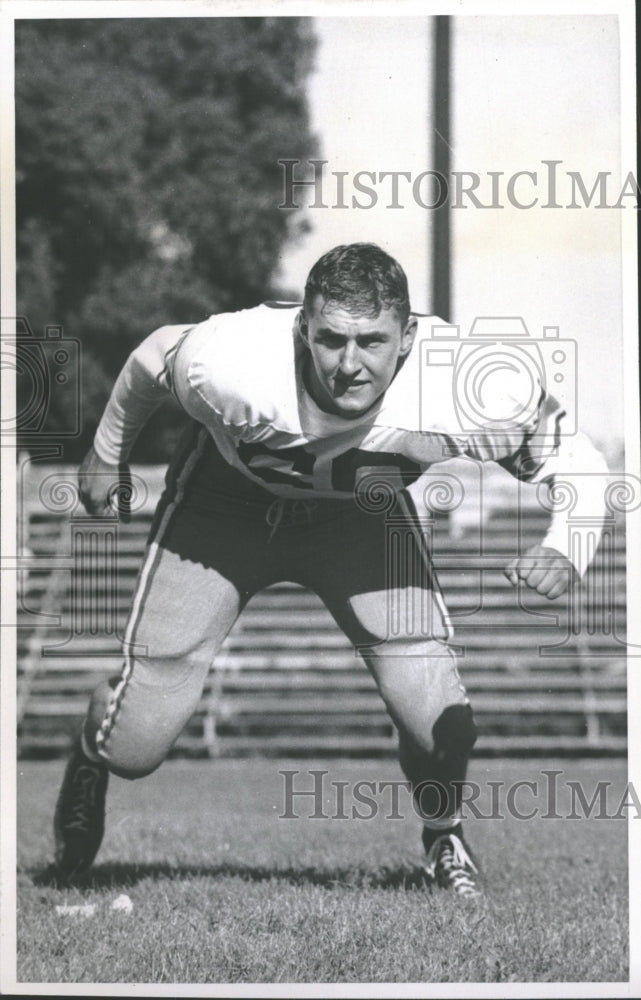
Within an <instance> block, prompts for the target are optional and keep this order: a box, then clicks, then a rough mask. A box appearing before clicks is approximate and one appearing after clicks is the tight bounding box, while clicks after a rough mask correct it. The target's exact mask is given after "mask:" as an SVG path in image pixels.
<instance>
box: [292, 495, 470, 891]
mask: <svg viewBox="0 0 641 1000" xmlns="http://www.w3.org/2000/svg"><path fill="white" fill-rule="evenodd" d="M394 531H395V538H394V540H392V538H391V535H390V533H389V532H387V528H386V523H385V519H384V518H383V517H380V516H374V515H371V514H363V513H360V512H359V511H358V510H357V509H356V508H352V510H351V511H350V512H349V513H346V514H345V516H344V517H342V518H341V519H340V521H338V520H337V521H336V522H335V524H334V525H333V528H332V532H331V536H330V537H329V538H328V539H327V540H326V543H325V545H324V546H323V548H322V550H321V552H319V556H318V558H317V560H316V564H315V570H316V571H315V572H314V573H313V574H312V575H313V577H314V589H316V590H317V592H318V593H319V594H320V596H321V597H322V599H323V601H324V602H325V603H326V605H327V606H328V607H329V609H330V610H331V611H332V613H333V614H334V617H335V618H336V620H337V622H338V624H339V625H340V627H341V628H342V629H343V631H344V632H345V634H346V635H347V636H348V638H349V639H350V641H351V642H352V643H353V644H354V646H355V647H356V648H357V649H358V650H359V651H360V652H361V654H362V656H363V658H364V659H365V662H366V663H367V666H368V667H369V669H370V671H371V672H372V674H373V676H374V678H375V680H376V683H377V685H378V688H379V691H380V693H381V695H382V697H383V699H384V701H385V704H386V706H387V708H388V711H389V713H390V716H391V718H392V720H393V721H394V723H395V725H396V727H397V729H398V733H399V754H400V763H401V766H402V768H403V771H404V773H405V775H406V777H407V778H408V780H409V781H410V783H411V785H412V788H413V791H414V796H415V803H416V807H417V812H419V814H420V815H421V817H422V818H423V824H424V830H423V842H424V845H425V848H426V851H427V853H428V864H429V865H432V863H433V862H434V867H436V869H437V874H438V876H439V878H441V879H442V880H443V881H447V882H448V883H449V884H452V885H453V886H454V888H455V889H457V891H459V892H461V893H463V894H466V893H469V894H472V892H474V891H475V890H474V886H473V878H472V876H473V871H474V865H473V862H472V860H471V858H470V857H469V855H468V854H467V853H466V851H465V848H464V845H463V843H462V841H461V825H460V824H461V818H460V813H459V806H460V794H461V783H462V782H463V781H464V779H465V775H466V769H467V762H468V758H469V755H470V752H471V750H472V747H473V745H474V742H475V739H476V727H475V724H474V719H473V714H472V709H471V707H470V704H469V701H468V698H467V695H466V693H465V689H464V687H463V685H462V683H461V679H460V677H459V674H458V670H457V666H456V658H455V654H454V652H453V650H452V649H451V648H450V647H449V645H448V643H447V640H448V636H449V631H450V630H449V626H448V624H447V621H446V613H445V608H444V605H443V603H442V598H441V597H440V593H439V592H438V591H437V589H436V588H437V583H436V580H435V575H434V573H433V569H432V567H431V565H430V563H429V560H428V559H427V558H426V552H425V550H424V547H423V546H422V544H420V540H419V539H418V538H417V536H416V534H415V525H412V523H411V522H410V521H407V523H406V525H404V524H403V521H402V520H397V521H396V522H395V526H394ZM386 536H387V537H386ZM386 545H387V551H386ZM390 546H393V549H391V548H390ZM332 563H333V568H332ZM310 583H311V580H310ZM452 852H453V853H454V854H455V855H456V857H455V858H454V861H455V862H456V863H454V864H450V861H452V858H451V857H450V854H451V853H452ZM441 854H444V857H443V858H440V855H441ZM435 858H436V861H437V862H438V865H436V862H435V861H434V859H435ZM461 859H464V863H460V864H459V863H458V862H459V861H461ZM448 869H449V876H448V871H447V870H448Z"/></svg>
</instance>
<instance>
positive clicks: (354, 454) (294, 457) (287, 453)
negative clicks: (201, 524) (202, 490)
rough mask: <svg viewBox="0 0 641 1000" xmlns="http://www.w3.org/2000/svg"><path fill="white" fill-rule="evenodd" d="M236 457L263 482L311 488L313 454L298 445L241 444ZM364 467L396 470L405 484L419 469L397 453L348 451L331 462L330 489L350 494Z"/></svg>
mask: <svg viewBox="0 0 641 1000" xmlns="http://www.w3.org/2000/svg"><path fill="white" fill-rule="evenodd" d="M238 456H239V458H240V460H241V461H242V462H243V463H244V464H245V465H246V466H247V468H248V469H249V471H250V472H252V473H253V474H254V475H255V476H259V477H260V479H263V480H264V481H265V482H266V483H283V484H286V485H287V486H297V487H298V489H302V490H311V489H313V488H314V481H313V480H314V465H315V463H316V455H312V454H311V452H309V451H306V450H305V448H303V446H302V445H297V446H296V447H294V448H278V449H271V448H268V447H267V446H266V445H264V444H262V443H261V442H260V441H259V442H257V443H255V444H247V443H246V442H244V441H241V442H240V444H239V446H238ZM367 467H376V468H381V467H382V468H388V469H398V470H399V471H400V473H401V475H402V476H403V482H404V484H405V485H407V482H410V481H412V479H417V478H418V476H419V475H420V474H421V468H420V466H419V465H417V464H416V462H411V461H410V460H409V459H408V458H405V456H404V455H400V454H398V452H390V451H365V450H364V449H362V448H350V449H349V451H345V452H343V454H342V455H337V456H336V458H334V459H332V476H331V482H332V489H334V490H336V492H337V493H352V492H353V491H354V489H355V487H356V482H357V480H358V475H357V473H358V471H359V469H363V468H367ZM405 477H407V482H406V481H405Z"/></svg>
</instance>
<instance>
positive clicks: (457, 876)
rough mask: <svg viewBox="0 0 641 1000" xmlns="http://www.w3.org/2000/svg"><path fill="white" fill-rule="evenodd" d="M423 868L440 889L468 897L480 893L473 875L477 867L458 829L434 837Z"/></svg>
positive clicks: (476, 872) (475, 873)
mask: <svg viewBox="0 0 641 1000" xmlns="http://www.w3.org/2000/svg"><path fill="white" fill-rule="evenodd" d="M425 870H426V872H427V874H428V876H429V877H430V879H431V880H432V881H435V882H436V883H437V885H439V886H440V887H441V889H452V890H453V891H454V892H455V893H456V894H457V895H458V896H467V897H469V898H472V897H478V896H480V895H481V891H480V889H479V887H478V885H477V883H476V879H475V877H474V876H475V875H478V873H479V872H478V868H477V867H476V865H475V863H474V861H473V860H472V858H471V856H470V852H469V849H468V847H467V845H466V844H465V842H464V840H463V838H462V836H461V835H460V833H459V832H458V831H457V832H456V833H454V832H451V831H450V832H448V833H443V834H441V835H440V836H439V837H436V839H435V840H434V841H433V843H432V844H431V846H430V848H429V850H428V851H427V858H426V861H425Z"/></svg>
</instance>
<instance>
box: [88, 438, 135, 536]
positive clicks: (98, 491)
mask: <svg viewBox="0 0 641 1000" xmlns="http://www.w3.org/2000/svg"><path fill="white" fill-rule="evenodd" d="M128 473H129V470H128V468H127V466H125V465H112V464H111V463H110V462H103V460H102V459H101V458H100V457H99V456H98V454H97V453H96V451H95V450H94V448H93V447H91V448H90V449H89V451H88V452H87V454H86V455H85V457H84V459H83V460H82V463H81V465H80V468H79V469H78V493H79V495H80V499H81V501H82V503H83V506H84V508H85V510H86V511H87V513H88V514H92V515H93V516H94V517H113V516H114V514H117V513H120V515H121V519H123V520H127V518H126V517H124V518H123V513H124V511H123V506H122V504H121V505H120V506H119V502H118V500H119V496H120V495H121V490H125V491H126V490H127V488H128V487H127V484H126V477H127V476H128Z"/></svg>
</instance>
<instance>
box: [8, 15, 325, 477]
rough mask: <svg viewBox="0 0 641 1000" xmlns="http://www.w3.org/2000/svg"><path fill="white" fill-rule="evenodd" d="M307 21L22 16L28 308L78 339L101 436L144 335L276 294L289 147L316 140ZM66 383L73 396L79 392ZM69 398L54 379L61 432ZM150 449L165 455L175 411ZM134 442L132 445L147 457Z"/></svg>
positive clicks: (20, 181)
mask: <svg viewBox="0 0 641 1000" xmlns="http://www.w3.org/2000/svg"><path fill="white" fill-rule="evenodd" d="M311 24H312V22H311V20H310V19H308V18H292V17H281V18H269V17H256V18H233V17H232V18H227V17H221V18H177V19H174V18H158V19H151V18H150V19H118V20H109V19H107V20H103V19H94V20H71V19H69V20H67V19H56V20H25V21H19V22H18V23H17V25H16V185H17V187H16V209H17V231H18V247H17V249H18V303H19V311H20V313H21V314H22V315H25V316H27V317H28V319H29V323H30V325H31V328H32V329H33V331H34V334H35V335H36V336H37V337H40V336H42V332H43V329H44V327H45V326H46V325H47V324H57V325H61V326H62V327H63V329H64V334H65V336H67V337H75V338H78V339H80V341H81V366H80V368H81V372H80V376H81V379H82V385H81V393H82V399H83V402H84V403H85V406H84V419H83V426H82V433H81V435H80V437H79V438H76V439H74V440H71V441H68V442H67V444H66V445H65V455H64V457H65V459H67V460H69V459H73V458H75V459H78V458H80V457H81V455H82V453H83V452H84V450H85V448H86V447H87V445H88V444H89V443H90V441H91V438H92V437H93V433H94V430H95V426H96V422H97V419H98V418H99V415H100V412H101V410H102V407H103V406H104V403H105V402H106V399H107V397H108V394H109V391H110V389H111V385H112V384H113V380H114V378H115V376H116V374H117V372H118V371H119V369H120V367H121V366H122V364H123V363H124V361H125V359H126V357H127V355H128V354H129V352H130V351H131V350H132V348H133V347H134V346H135V345H136V344H137V343H139V342H140V341H141V340H142V339H143V337H145V336H146V335H147V334H148V333H149V332H150V331H151V330H153V329H154V328H156V327H157V326H160V325H161V324H163V323H172V322H198V321H199V320H201V319H203V318H205V317H206V316H208V315H210V314H211V313H213V312H217V311H223V310H229V309H237V308H241V307H247V306H251V305H255V304H256V303H257V302H260V301H261V300H262V299H264V298H266V297H269V296H270V295H273V294H275V293H277V289H275V288H274V287H273V282H274V274H275V271H276V268H277V265H278V262H279V256H280V254H281V253H282V249H283V246H284V244H285V242H286V241H287V240H289V239H292V238H295V237H296V235H297V233H298V232H299V231H300V230H301V229H302V224H301V223H300V221H298V220H297V218H296V212H295V211H285V210H282V209H279V208H278V205H279V204H280V203H281V202H282V183H283V177H282V169H281V167H280V166H279V164H278V160H279V159H282V158H284V157H297V158H300V159H304V158H306V157H309V156H311V155H313V154H314V151H315V142H314V139H313V137H312V135H311V134H310V130H309V120H308V111H307V103H306V95H305V83H306V78H307V75H308V73H309V72H310V69H311V64H312V57H313V51H314V37H313V32H312V27H311ZM65 398H67V397H65ZM66 405H67V404H66V403H64V402H62V401H57V400H56V398H55V393H54V394H52V402H51V407H50V413H49V415H48V423H47V429H48V430H51V428H54V429H55V427H56V426H57V423H59V424H60V426H63V425H64V423H65V420H66V419H67V415H66V414H65V413H64V412H63V411H64V407H65V406H66ZM159 420H160V422H159V423H158V424H157V425H156V429H155V432H154V433H153V434H147V435H146V436H145V437H144V438H143V441H142V447H141V448H139V449H138V453H137V454H138V457H143V456H144V457H145V458H147V459H150V460H155V461H158V460H163V459H164V458H166V457H167V453H168V450H169V448H170V446H171V444H172V442H173V440H174V438H175V428H176V426H177V420H178V417H177V414H176V413H174V412H171V411H168V412H166V413H164V414H163V415H162V416H161V417H160V418H159ZM134 457H135V456H134Z"/></svg>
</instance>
